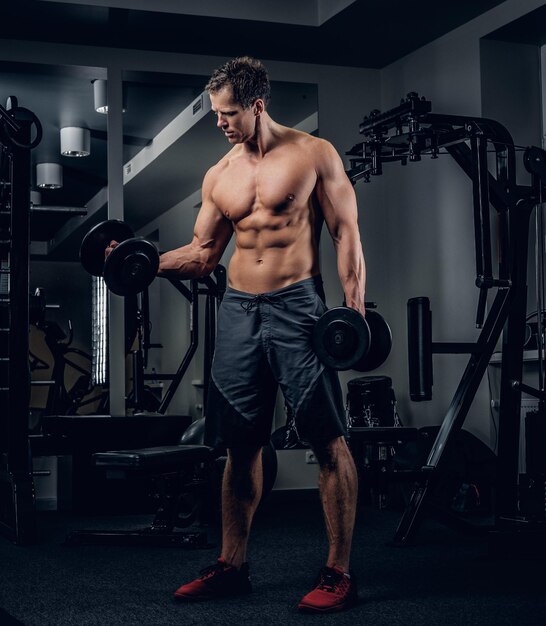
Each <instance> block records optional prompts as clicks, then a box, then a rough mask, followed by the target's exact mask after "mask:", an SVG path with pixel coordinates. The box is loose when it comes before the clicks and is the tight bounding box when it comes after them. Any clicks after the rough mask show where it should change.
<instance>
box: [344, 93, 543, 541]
mask: <svg viewBox="0 0 546 626" xmlns="http://www.w3.org/2000/svg"><path fill="white" fill-rule="evenodd" d="M431 110H432V106H431V103H430V102H428V101H427V100H425V99H424V98H419V97H418V95H417V94H416V93H410V94H408V97H407V99H406V100H405V101H402V103H401V105H400V106H399V107H396V108H394V109H392V110H390V111H387V112H385V113H379V112H378V111H373V112H372V114H371V115H370V116H369V117H367V118H365V119H364V122H363V123H362V124H361V125H360V133H361V134H363V135H364V136H365V140H364V141H363V142H362V143H359V144H357V145H356V146H354V147H353V148H352V149H351V150H350V151H349V152H348V153H347V154H348V155H349V156H350V157H351V169H350V170H349V171H348V172H347V174H348V176H349V178H350V180H351V181H352V182H353V183H355V182H356V181H358V180H360V179H365V180H366V181H367V182H369V180H370V176H371V175H379V174H381V173H382V164H383V162H401V163H402V164H403V165H406V164H407V162H408V161H410V162H411V161H419V160H421V157H422V155H423V154H427V155H429V156H431V157H432V158H436V157H437V156H438V154H439V153H440V150H445V151H446V152H447V153H449V154H450V155H451V156H452V157H453V158H454V159H455V161H456V162H457V164H458V165H459V166H460V167H461V168H462V169H463V171H464V172H465V173H466V174H467V175H468V176H469V177H470V179H471V181H472V189H473V205H474V229H475V247H476V286H477V287H478V288H479V290H480V293H479V298H478V307H477V315H476V326H477V327H478V328H481V333H480V335H479V338H478V340H477V342H476V343H475V344H468V343H453V344H444V343H436V344H431V346H429V350H430V349H431V350H432V352H436V353H440V352H441V353H462V352H468V353H470V359H469V361H468V364H467V367H466V369H465V371H464V373H463V376H462V378H461V381H460V383H459V386H458V388H457V390H456V392H455V394H454V396H453V399H452V401H451V404H450V406H449V409H448V411H447V413H446V415H445V417H444V419H443V422H442V425H441V428H440V431H439V433H438V436H437V438H436V441H435V442H434V444H433V446H432V450H431V451H430V454H429V457H428V459H427V462H426V465H425V466H424V467H423V468H422V470H421V472H420V475H419V480H418V482H417V485H416V488H415V490H414V491H413V494H412V497H411V500H410V502H409V504H408V505H407V507H406V510H405V512H404V514H403V516H402V519H401V520H400V523H399V525H398V528H397V530H396V533H395V537H394V543H395V544H398V545H403V544H406V543H408V542H410V541H411V540H412V539H414V537H415V533H416V531H417V529H418V524H419V522H420V520H421V517H422V513H423V503H424V501H425V498H426V495H427V492H428V491H429V489H430V486H431V484H432V483H433V481H434V480H435V479H436V476H437V471H436V470H437V469H438V467H439V466H440V464H441V461H442V458H443V457H444V454H445V452H446V449H448V448H449V447H450V446H451V444H452V442H453V441H454V438H455V435H456V434H457V432H458V431H459V430H460V429H461V428H462V426H463V423H464V420H465V418H466V416H467V414H468V411H469V409H470V406H471V404H472V401H473V399H474V397H475V394H476V391H477V389H478V386H479V384H480V381H481V380H482V378H483V376H484V374H485V372H486V369H487V366H488V364H489V361H490V358H491V356H492V354H493V351H494V349H495V346H496V344H497V341H498V340H499V338H500V336H501V333H502V370H501V372H502V373H501V394H500V410H499V429H498V430H499V438H498V457H497V458H498V462H497V463H498V467H497V486H496V487H497V488H496V501H495V527H496V528H499V527H501V526H502V524H503V522H504V520H510V522H513V519H514V516H515V514H516V511H517V501H518V494H517V483H518V456H519V431H520V405H521V390H522V384H521V379H522V369H523V345H524V336H525V318H526V301H527V254H528V233H529V219H530V216H531V212H532V210H533V207H534V206H535V205H536V204H537V203H538V202H539V197H540V191H541V190H542V187H541V186H542V185H544V184H545V182H546V180H545V178H546V167H545V165H544V164H545V163H546V153H545V152H544V151H542V150H540V149H539V148H531V149H528V150H527V152H526V155H525V157H524V161H525V164H526V167H527V168H528V170H529V171H531V172H532V173H533V184H532V185H531V186H518V185H517V184H516V174H515V147H514V142H513V140H512V137H511V136H510V133H509V132H508V131H507V130H506V128H504V127H503V126H502V125H501V124H499V123H498V122H495V121H493V120H489V119H484V118H477V117H463V116H458V115H438V114H433V113H431ZM491 145H492V146H493V147H494V150H495V161H496V172H495V175H493V174H492V173H491V172H490V171H489V169H488V155H487V151H488V146H491ZM529 150H532V158H531V157H530V156H529V155H530V152H529ZM533 165H534V167H533ZM539 178H540V181H538V179H539ZM490 206H493V208H494V209H495V210H496V211H497V214H498V225H499V232H498V240H499V262H498V275H497V276H496V277H495V276H494V275H493V267H492V258H491V233H490V221H489V208H490ZM493 288H494V289H496V295H495V297H494V300H493V302H492V304H491V306H490V308H489V312H488V314H487V317H485V310H486V304H487V295H488V291H489V289H493ZM525 390H526V391H529V390H530V388H529V387H527V386H525ZM531 392H533V395H535V396H536V397H539V398H540V399H541V401H543V400H544V392H542V391H538V390H532V389H531Z"/></svg>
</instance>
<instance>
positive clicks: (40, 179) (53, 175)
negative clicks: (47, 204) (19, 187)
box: [36, 163, 63, 189]
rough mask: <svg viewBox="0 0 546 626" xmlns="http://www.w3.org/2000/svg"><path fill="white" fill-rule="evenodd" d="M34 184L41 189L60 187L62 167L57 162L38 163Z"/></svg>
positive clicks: (61, 184) (61, 183)
mask: <svg viewBox="0 0 546 626" xmlns="http://www.w3.org/2000/svg"><path fill="white" fill-rule="evenodd" d="M36 185H37V186H38V187H40V188H41V189H60V188H61V187H62V186H63V168H62V167H61V166H60V165H59V164H58V163H38V164H37V165H36Z"/></svg>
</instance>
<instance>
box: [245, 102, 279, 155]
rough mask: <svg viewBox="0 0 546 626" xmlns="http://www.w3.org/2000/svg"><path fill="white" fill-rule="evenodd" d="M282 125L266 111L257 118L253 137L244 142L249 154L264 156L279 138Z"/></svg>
mask: <svg viewBox="0 0 546 626" xmlns="http://www.w3.org/2000/svg"><path fill="white" fill-rule="evenodd" d="M279 129H280V126H279V124H277V123H276V122H275V121H274V120H273V119H271V117H270V116H269V114H268V113H266V112H265V111H264V112H263V113H261V114H260V115H259V116H258V117H257V118H256V130H255V133H254V136H253V137H252V139H249V140H248V141H246V142H245V143H244V144H243V148H244V149H245V151H247V152H248V153H249V154H251V155H252V156H254V157H257V158H263V157H264V156H265V155H266V154H267V153H268V152H269V151H270V150H272V149H273V148H274V147H275V145H276V144H277V143H278V140H279Z"/></svg>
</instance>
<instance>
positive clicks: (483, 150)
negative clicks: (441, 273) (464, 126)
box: [478, 137, 493, 278]
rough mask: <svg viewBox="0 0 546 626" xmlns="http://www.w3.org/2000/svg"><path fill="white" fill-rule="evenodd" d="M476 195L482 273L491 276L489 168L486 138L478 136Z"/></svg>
mask: <svg viewBox="0 0 546 626" xmlns="http://www.w3.org/2000/svg"><path fill="white" fill-rule="evenodd" d="M478 197H479V204H480V216H481V233H482V254H483V274H484V276H486V277H488V278H489V277H492V276H493V268H492V261H491V225H490V223H489V220H490V216H489V170H488V167H487V139H486V138H484V137H479V138H478Z"/></svg>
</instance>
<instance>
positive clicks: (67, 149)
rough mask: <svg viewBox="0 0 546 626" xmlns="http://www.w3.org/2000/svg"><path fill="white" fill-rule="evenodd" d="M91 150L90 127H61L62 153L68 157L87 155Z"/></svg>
mask: <svg viewBox="0 0 546 626" xmlns="http://www.w3.org/2000/svg"><path fill="white" fill-rule="evenodd" d="M90 152H91V133H90V132H89V129H88V128H78V127H77V126H66V127H65V128H61V154H62V155H63V156H67V157H85V156H89V153H90Z"/></svg>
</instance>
